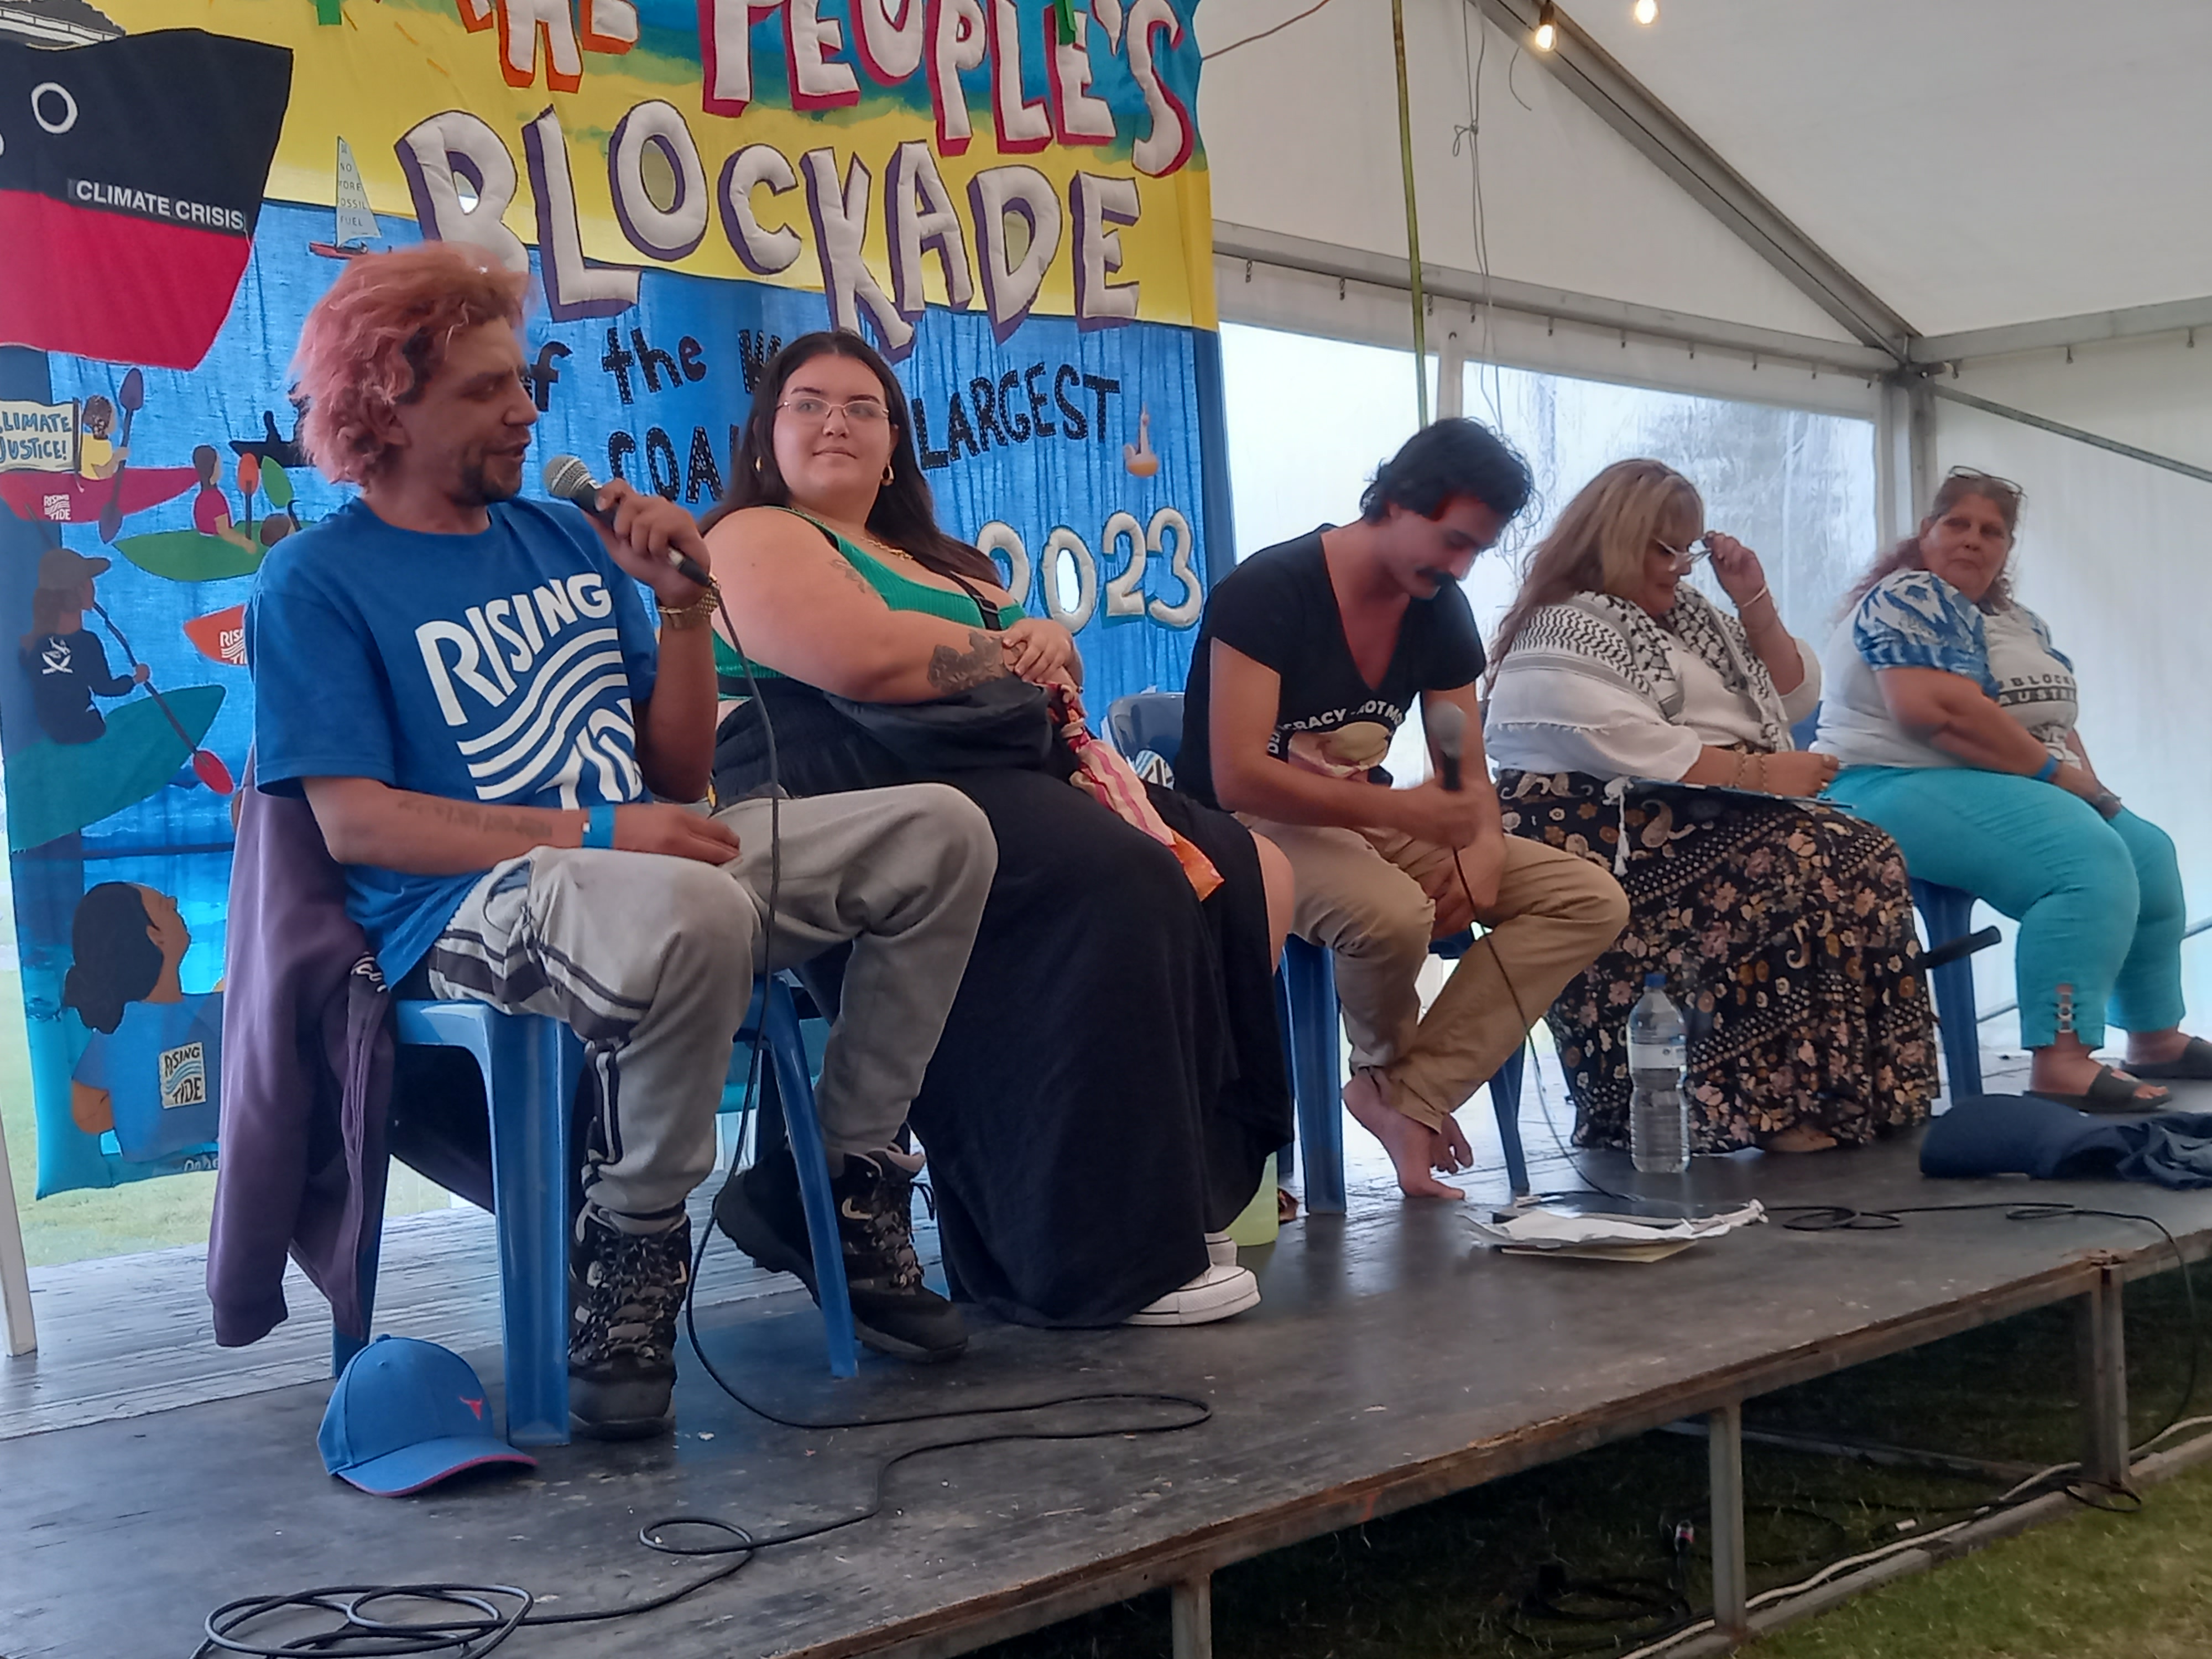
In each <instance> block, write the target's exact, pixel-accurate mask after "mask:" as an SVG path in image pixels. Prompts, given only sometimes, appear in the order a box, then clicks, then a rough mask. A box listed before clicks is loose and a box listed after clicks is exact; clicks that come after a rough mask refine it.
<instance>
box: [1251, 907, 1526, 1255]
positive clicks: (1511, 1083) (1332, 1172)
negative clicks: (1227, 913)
mask: <svg viewBox="0 0 2212 1659" xmlns="http://www.w3.org/2000/svg"><path fill="white" fill-rule="evenodd" d="M1463 938H1464V936H1459V937H1455V938H1454V939H1439V940H1438V941H1437V945H1434V946H1432V947H1431V949H1432V950H1433V951H1435V952H1436V954H1437V955H1439V956H1451V957H1456V956H1457V955H1459V954H1460V952H1461V951H1464V950H1465V949H1466V945H1465V943H1463V942H1462V939H1463ZM1455 944H1456V945H1459V946H1460V950H1459V951H1452V950H1449V948H1448V947H1449V946H1450V945H1455ZM1275 998H1276V1006H1277V1007H1278V1008H1279V1010H1280V1012H1281V1014H1282V1018H1283V1034H1284V1042H1285V1047H1286V1048H1288V1050H1289V1051H1290V1056H1291V1095H1292V1097H1293V1098H1294V1099H1295V1100H1296V1101H1297V1118H1298V1146H1299V1149H1300V1150H1299V1156H1300V1157H1302V1158H1304V1160H1305V1203H1306V1208H1307V1209H1308V1210H1309V1211H1311V1212H1314V1213H1316V1214H1318V1215H1342V1214H1343V1213H1344V1209H1345V1198H1344V1103H1343V1099H1342V1097H1341V1095H1340V1092H1339V1090H1340V1084H1339V1079H1340V1078H1342V1077H1343V1075H1344V1051H1343V1036H1342V1032H1343V1027H1342V1024H1341V1023H1340V1011H1339V1008H1338V1006H1337V1000H1336V965H1335V960H1334V957H1332V956H1331V955H1330V953H1329V952H1328V951H1325V950H1323V949H1322V947H1321V946H1320V945H1312V944H1309V943H1308V942H1307V941H1306V940H1304V939H1298V938H1297V937H1295V936H1294V937H1292V938H1291V939H1288V940H1286V941H1285V943H1284V945H1283V967H1282V971H1281V972H1280V973H1279V975H1276V979H1275ZM1524 1052H1525V1051H1524V1050H1522V1049H1520V1048H1516V1049H1515V1050H1514V1051H1513V1054H1512V1057H1511V1058H1510V1059H1509V1060H1507V1061H1506V1062H1505V1063H1504V1065H1503V1066H1499V1067H1498V1070H1497V1071H1496V1072H1495V1073H1492V1076H1491V1079H1490V1105H1491V1110H1492V1114H1493V1115H1495V1116H1496V1118H1497V1120H1498V1144H1499V1145H1500V1146H1502V1147H1503V1148H1504V1152H1505V1173H1506V1176H1507V1177H1508V1179H1510V1181H1511V1182H1512V1183H1513V1190H1514V1191H1515V1192H1516V1194H1517V1193H1525V1192H1527V1191H1528V1190H1529V1187H1528V1159H1527V1158H1526V1157H1525V1156H1524V1155H1523V1154H1522V1149H1521V1074H1522V1057H1523V1054H1524Z"/></svg>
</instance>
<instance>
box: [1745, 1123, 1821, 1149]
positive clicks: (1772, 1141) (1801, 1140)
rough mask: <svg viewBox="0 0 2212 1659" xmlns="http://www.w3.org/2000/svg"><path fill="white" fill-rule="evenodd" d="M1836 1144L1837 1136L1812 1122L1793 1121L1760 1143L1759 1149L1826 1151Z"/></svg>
mask: <svg viewBox="0 0 2212 1659" xmlns="http://www.w3.org/2000/svg"><path fill="white" fill-rule="evenodd" d="M1835 1144H1836V1138H1835V1136H1833V1135H1832V1134H1829V1133H1826V1131H1825V1130H1820V1129H1815V1128H1814V1127H1812V1126H1811V1125H1810V1124H1805V1123H1793V1124H1792V1125H1790V1127H1788V1128H1786V1129H1784V1130H1783V1131H1781V1132H1780V1133H1778V1134H1771V1135H1769V1136H1767V1137H1766V1139H1764V1140H1762V1141H1760V1142H1759V1150H1760V1151H1761V1152H1826V1151H1827V1150H1828V1149H1829V1148H1830V1147H1832V1146H1834V1145H1835Z"/></svg>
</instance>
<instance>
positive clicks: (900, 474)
mask: <svg viewBox="0 0 2212 1659" xmlns="http://www.w3.org/2000/svg"><path fill="white" fill-rule="evenodd" d="M817 357H850V358H851V359H852V360H853V361H854V362H856V363H865V364H866V365H867V367H868V368H869V369H870V371H871V372H872V373H873V374H874V375H875V377H876V379H877V380H879V381H881V382H882V383H883V388H884V408H885V409H886V410H889V411H890V421H891V481H890V483H887V484H885V485H884V486H883V488H882V489H879V490H878V491H877V492H876V504H875V505H874V506H873V507H870V508H869V509H868V528H869V530H870V531H872V532H874V533H875V534H876V535H878V536H880V537H882V538H884V540H885V541H887V542H889V543H890V544H891V545H892V546H893V547H896V548H900V549H902V550H905V551H906V552H908V553H911V554H912V555H914V556H915V559H916V560H918V561H919V562H921V563H922V564H923V565H926V566H927V567H928V568H930V569H932V570H934V571H936V572H937V573H938V574H939V575H941V576H964V577H966V578H968V579H969V580H970V581H985V582H989V583H991V584H992V585H994V586H996V585H998V583H999V582H1000V580H1001V577H1000V571H999V567H998V565H997V564H996V563H995V562H993V560H992V558H991V556H990V555H989V554H987V553H985V552H984V551H983V550H981V549H980V548H975V547H970V546H969V544H967V543H965V542H963V541H961V540H960V539H959V538H957V537H953V536H948V535H946V534H945V532H944V531H942V530H940V529H939V528H938V525H937V503H936V501H935V498H934V497H933V496H932V495H931V494H930V491H929V485H928V484H927V483H925V482H923V480H922V476H921V456H920V454H918V453H916V452H915V447H914V429H913V427H912V425H911V424H910V423H909V422H908V420H907V417H906V389H905V388H904V387H903V386H900V384H899V381H898V376H897V375H896V374H892V373H891V366H890V364H889V363H887V362H884V360H883V358H882V357H881V356H878V353H877V351H876V349H875V348H874V347H873V346H872V345H870V344H869V343H867V342H866V340H864V339H862V338H861V337H860V336H859V335H857V334H854V333H851V332H849V331H847V330H844V329H842V328H841V329H823V330H822V331H818V332H817V333H813V334H802V335H800V336H799V337H798V338H797V339H795V340H793V342H792V343H790V344H789V345H787V346H786V347H784V349H782V350H781V351H779V352H777V353H776V354H775V356H774V357H773V358H771V359H769V365H768V367H767V368H764V369H763V370H762V371H761V377H760V380H759V382H758V383H757V385H756V386H754V387H753V406H752V412H751V413H750V414H749V415H747V416H745V428H744V436H743V437H742V438H740V439H739V440H738V450H737V453H736V454H735V455H733V456H732V457H731V460H730V471H731V474H732V477H731V479H730V488H729V490H728V493H727V494H726V495H724V496H723V497H722V500H721V504H720V506H718V507H715V509H714V511H713V512H712V513H708V515H707V517H706V518H705V519H704V520H702V522H701V525H700V528H701V529H702V530H711V529H713V528H714V526H715V525H716V524H718V523H719V522H720V520H722V518H723V517H724V515H725V514H727V513H736V512H738V511H740V510H742V509H743V508H745V507H789V506H790V505H791V486H790V485H788V484H787V483H784V481H783V473H782V471H781V470H780V469H779V468H778V467H777V465H776V464H775V412H776V405H777V404H780V403H781V402H782V401H783V388H784V385H785V383H786V382H787V381H788V380H790V379H791V377H792V376H793V374H797V373H798V372H799V369H800V368H803V367H804V366H805V365H806V364H808V363H811V362H813V361H814V360H815V359H816V358H817Z"/></svg>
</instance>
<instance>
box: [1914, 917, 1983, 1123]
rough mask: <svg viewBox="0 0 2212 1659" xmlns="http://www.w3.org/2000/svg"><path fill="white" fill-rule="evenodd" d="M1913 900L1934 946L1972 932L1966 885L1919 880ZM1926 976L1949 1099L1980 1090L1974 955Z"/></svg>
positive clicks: (1980, 1043) (1978, 1020)
mask: <svg viewBox="0 0 2212 1659" xmlns="http://www.w3.org/2000/svg"><path fill="white" fill-rule="evenodd" d="M1912 902H1913V903H1914V904H1915V905H1916V906H1917V907H1918V908H1919V911H1920V919H1921V921H1923V923H1924V924H1925V925H1926V927H1927V929H1928V943H1929V945H1931V946H1934V945H1945V944H1948V943H1949V942H1950V941H1951V940H1953V939H1962V938H1964V937H1965V936H1966V934H1967V933H1972V931H1973V927H1974V896H1973V895H1972V893H1969V892H1966V891H1965V890H1963V889H1960V888H1957V887H1939V886H1937V885H1936V884H1935V883H1934V882H1932V881H1918V880H1916V881H1915V882H1914V883H1913V884H1912ZM1928 976H1929V978H1930V979H1932V980H1933V981H1936V1029H1937V1031H1938V1033H1939V1034H1940V1035H1941V1036H1942V1039H1943V1069H1944V1072H1945V1073H1947V1074H1948V1081H1949V1083H1950V1085H1951V1088H1950V1095H1951V1098H1952V1099H1954V1100H1957V1099H1959V1098H1960V1097H1962V1096H1966V1095H1978V1094H1979V1093H1981V1091H1982V1028H1981V1024H1980V1018H1981V1017H1980V1014H1979V1012H1978V1010H1977V1009H1976V1008H1975V1006H1974V959H1973V957H1972V956H1971V955H1969V956H1962V957H1958V958H1957V959H1955V960H1954V961H1951V962H1947V963H1943V964H1942V966H1941V967H1939V968H1936V969H1930V970H1929V975H1928Z"/></svg>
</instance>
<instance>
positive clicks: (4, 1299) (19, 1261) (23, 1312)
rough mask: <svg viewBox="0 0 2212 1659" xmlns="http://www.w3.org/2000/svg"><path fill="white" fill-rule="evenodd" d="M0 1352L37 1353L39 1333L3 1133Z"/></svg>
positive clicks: (0, 1142)
mask: <svg viewBox="0 0 2212 1659" xmlns="http://www.w3.org/2000/svg"><path fill="white" fill-rule="evenodd" d="M0 1316H4V1320H0V1326H3V1327H4V1331H5V1337H6V1340H4V1341H0V1352H6V1353H7V1354H9V1356H10V1357H11V1358H12V1357H14V1356H15V1355H17V1354H26V1353H36V1352H38V1349H39V1331H38V1325H37V1323H36V1322H35V1321H34V1320H33V1318H32V1316H31V1279H30V1273H29V1272H28V1271H27V1268H26V1267H25V1266H24V1259H23V1225H22V1222H21V1219H20V1218H18V1217H17V1215H16V1213H15V1182H14V1180H13V1178H12V1177H11V1176H10V1175H9V1170H8V1139H7V1136H6V1134H5V1133H4V1132H0Z"/></svg>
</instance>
